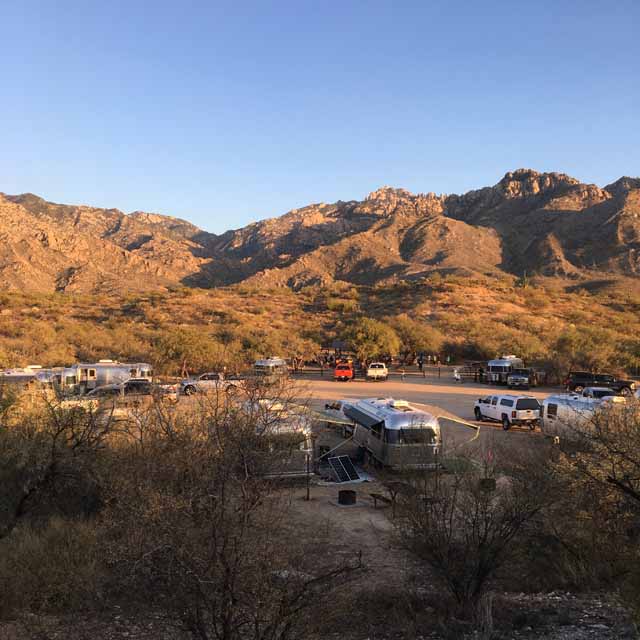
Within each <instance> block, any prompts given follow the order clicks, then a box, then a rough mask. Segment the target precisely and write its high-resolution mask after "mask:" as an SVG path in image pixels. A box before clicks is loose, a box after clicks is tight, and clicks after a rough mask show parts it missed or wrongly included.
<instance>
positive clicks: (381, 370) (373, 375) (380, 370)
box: [367, 362, 389, 380]
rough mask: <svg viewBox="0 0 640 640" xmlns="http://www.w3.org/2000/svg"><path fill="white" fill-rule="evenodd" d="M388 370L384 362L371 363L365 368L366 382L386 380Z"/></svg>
mask: <svg viewBox="0 0 640 640" xmlns="http://www.w3.org/2000/svg"><path fill="white" fill-rule="evenodd" d="M388 377H389V370H388V369H387V365H386V364H384V362H372V363H371V364H370V365H369V366H368V367H367V380H386V379H387V378H388Z"/></svg>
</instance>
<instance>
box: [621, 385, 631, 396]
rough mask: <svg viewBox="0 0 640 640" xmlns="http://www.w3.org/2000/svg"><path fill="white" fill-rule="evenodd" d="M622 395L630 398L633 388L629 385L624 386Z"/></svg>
mask: <svg viewBox="0 0 640 640" xmlns="http://www.w3.org/2000/svg"><path fill="white" fill-rule="evenodd" d="M620 395H621V396H624V397H625V398H628V397H629V396H630V395H631V389H629V387H622V389H620Z"/></svg>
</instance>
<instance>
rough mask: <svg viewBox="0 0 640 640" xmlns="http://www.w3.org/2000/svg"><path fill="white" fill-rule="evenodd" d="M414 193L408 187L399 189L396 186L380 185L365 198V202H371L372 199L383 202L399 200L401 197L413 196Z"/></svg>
mask: <svg viewBox="0 0 640 640" xmlns="http://www.w3.org/2000/svg"><path fill="white" fill-rule="evenodd" d="M412 195H413V194H412V193H411V192H410V191H407V190H406V189H398V188H395V187H388V186H384V187H380V188H379V189H376V190H375V191H372V192H371V193H370V194H369V195H368V196H367V197H366V198H365V202H370V201H383V202H390V201H397V200H399V199H401V198H411V197H412Z"/></svg>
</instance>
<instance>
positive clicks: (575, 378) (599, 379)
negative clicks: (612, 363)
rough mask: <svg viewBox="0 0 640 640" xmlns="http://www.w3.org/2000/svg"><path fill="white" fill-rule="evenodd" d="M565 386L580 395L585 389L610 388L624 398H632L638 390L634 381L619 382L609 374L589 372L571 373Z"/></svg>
mask: <svg viewBox="0 0 640 640" xmlns="http://www.w3.org/2000/svg"><path fill="white" fill-rule="evenodd" d="M564 384H565V387H566V388H567V389H568V390H569V391H576V392H578V393H582V391H583V390H584V388H585V387H608V388H609V389H613V390H614V391H615V392H616V393H619V394H620V395H623V396H630V395H631V394H632V393H633V392H634V390H635V388H636V383H635V382H633V381H632V380H618V379H617V378H616V377H615V376H612V375H611V374H609V373H589V372H588V371H571V372H570V373H569V375H568V376H567V379H566V380H565V383H564Z"/></svg>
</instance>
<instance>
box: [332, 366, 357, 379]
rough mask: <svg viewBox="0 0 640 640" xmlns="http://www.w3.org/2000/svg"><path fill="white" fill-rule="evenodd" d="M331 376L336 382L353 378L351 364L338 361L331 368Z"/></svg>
mask: <svg viewBox="0 0 640 640" xmlns="http://www.w3.org/2000/svg"><path fill="white" fill-rule="evenodd" d="M333 378H334V380H337V381H338V382H348V381H349V380H353V366H352V365H351V364H350V363H348V362H339V363H338V364H337V365H336V368H335V369H334V370H333Z"/></svg>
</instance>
